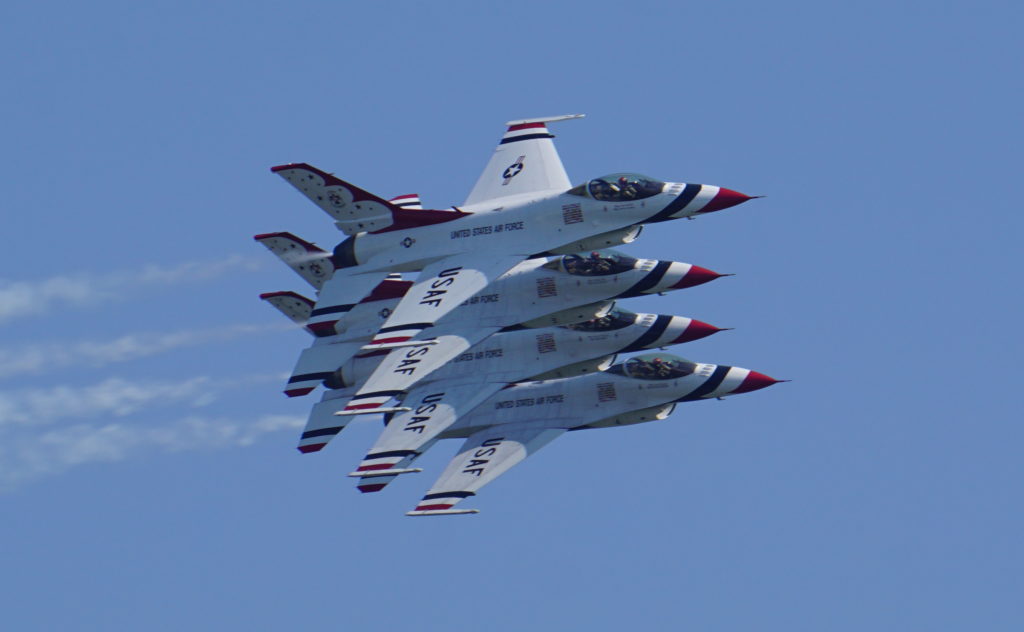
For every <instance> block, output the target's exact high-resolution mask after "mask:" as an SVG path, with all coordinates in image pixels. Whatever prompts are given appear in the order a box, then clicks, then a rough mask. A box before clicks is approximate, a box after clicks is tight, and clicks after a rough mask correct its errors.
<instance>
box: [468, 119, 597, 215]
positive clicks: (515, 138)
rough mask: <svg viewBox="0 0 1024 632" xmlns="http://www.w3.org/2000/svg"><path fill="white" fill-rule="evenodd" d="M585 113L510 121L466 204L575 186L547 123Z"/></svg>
mask: <svg viewBox="0 0 1024 632" xmlns="http://www.w3.org/2000/svg"><path fill="white" fill-rule="evenodd" d="M582 117H583V115H582V114H569V115H566V116H551V117H547V118H535V119H524V120H521V121H509V122H508V123H506V125H508V130H507V131H506V132H505V135H504V136H502V138H501V142H500V143H498V147H497V149H495V150H494V154H493V155H492V156H491V161H490V162H488V163H487V167H485V168H484V172H483V173H482V174H480V179H479V180H477V182H476V186H474V187H473V190H472V191H470V193H469V197H468V198H466V201H465V203H464V204H465V205H466V206H469V205H470V204H479V203H481V202H486V201H490V200H494V199H497V198H503V197H508V196H511V195H519V194H521V193H533V192H535V191H550V190H554V189H560V190H563V191H565V190H568V189H569V188H571V187H572V184H571V183H570V182H569V176H568V175H566V173H565V168H564V167H563V166H562V159H561V158H559V157H558V152H557V151H556V150H555V144H554V143H553V142H552V141H551V139H552V138H554V135H553V134H551V133H550V132H549V131H548V128H547V125H546V124H547V123H551V122H553V121H564V120H566V119H574V118H582Z"/></svg>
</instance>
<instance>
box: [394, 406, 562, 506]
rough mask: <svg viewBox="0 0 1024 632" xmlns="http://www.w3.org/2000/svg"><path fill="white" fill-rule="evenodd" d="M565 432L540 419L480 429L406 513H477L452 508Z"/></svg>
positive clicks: (463, 445)
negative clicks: (538, 420)
mask: <svg viewBox="0 0 1024 632" xmlns="http://www.w3.org/2000/svg"><path fill="white" fill-rule="evenodd" d="M565 432H566V429H565V428H552V427H550V426H548V425H545V424H544V423H543V422H525V423H517V424H506V425H501V426H496V427H493V428H487V429H485V430H481V431H480V432H477V433H476V434H474V435H472V436H470V437H469V438H468V439H466V442H465V443H464V444H462V448H461V449H460V450H459V453H458V454H457V455H455V458H454V459H452V460H451V462H450V463H449V464H448V467H447V468H445V470H444V472H443V473H442V474H441V476H440V478H438V479H437V482H435V483H434V486H433V487H431V488H430V490H429V491H428V492H427V493H426V495H424V496H423V499H422V500H420V502H419V504H418V505H417V506H416V508H415V509H414V510H412V511H410V512H407V513H406V515H407V516H434V515H444V514H456V513H477V512H478V510H476V509H452V507H454V506H455V505H456V504H458V503H459V502H460V501H462V499H464V498H468V497H470V496H475V495H476V492H477V490H479V489H480V488H481V487H483V486H484V485H486V484H488V483H490V482H491V481H493V480H494V479H496V478H498V477H499V476H501V475H502V474H504V473H505V472H507V471H508V470H509V469H511V468H512V467H513V466H514V465H516V464H517V463H519V462H521V461H522V460H524V459H525V458H526V457H528V456H530V455H531V454H533V453H534V452H536V451H537V450H540V449H541V448H543V447H544V446H546V445H547V444H549V443H551V442H552V441H554V440H555V439H556V438H558V437H559V436H561V435H562V434H564V433H565Z"/></svg>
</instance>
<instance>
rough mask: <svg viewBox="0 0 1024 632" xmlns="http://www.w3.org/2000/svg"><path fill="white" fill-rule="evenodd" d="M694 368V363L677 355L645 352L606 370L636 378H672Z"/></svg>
mask: <svg viewBox="0 0 1024 632" xmlns="http://www.w3.org/2000/svg"><path fill="white" fill-rule="evenodd" d="M696 370H697V365H696V364H694V363H693V362H690V361H689V360H686V359H683V358H680V357H679V356H677V355H672V354H670V353H645V354H643V355H638V356H633V357H632V358H630V359H628V360H626V361H625V362H622V363H620V364H616V365H615V366H613V367H611V368H610V369H608V372H609V373H617V374H619V375H625V376H627V377H631V378H634V379H637V380H673V379H676V378H680V377H686V376H687V375H690V374H691V373H693V372H694V371H696Z"/></svg>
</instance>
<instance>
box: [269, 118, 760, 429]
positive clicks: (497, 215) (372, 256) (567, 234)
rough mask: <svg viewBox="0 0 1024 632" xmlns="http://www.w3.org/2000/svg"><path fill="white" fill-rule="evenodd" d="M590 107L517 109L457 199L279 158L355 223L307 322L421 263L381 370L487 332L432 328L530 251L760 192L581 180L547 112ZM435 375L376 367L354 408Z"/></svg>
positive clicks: (625, 239) (631, 179)
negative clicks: (375, 184) (440, 336)
mask: <svg viewBox="0 0 1024 632" xmlns="http://www.w3.org/2000/svg"><path fill="white" fill-rule="evenodd" d="M581 116H582V115H569V116H558V117H549V118H537V119H525V120H518V121H510V122H509V123H508V124H507V125H508V129H507V130H506V132H505V135H504V136H503V137H502V139H501V141H500V143H499V144H498V147H497V149H496V150H495V152H494V154H493V155H492V157H491V160H490V162H489V163H488V164H487V167H486V168H485V169H484V172H483V174H482V175H481V176H480V179H479V180H478V181H477V183H476V186H474V188H473V190H472V191H471V192H470V194H469V197H468V198H467V199H466V201H465V203H464V204H463V205H462V206H460V207H453V208H452V209H451V210H448V211H442V210H422V209H420V210H410V209H407V208H403V207H401V206H399V205H398V204H395V203H393V202H389V201H387V200H385V199H383V198H380V197H378V196H376V195H374V194H372V193H369V192H367V191H364V190H363V189H360V188H359V187H356V186H354V185H352V184H349V183H347V182H345V181H343V180H340V179H338V178H336V177H335V176H333V175H331V174H329V173H326V172H324V171H321V170H319V169H317V168H315V167H312V166H310V165H308V164H305V163H299V164H287V165H280V166H277V167H273V168H272V171H274V172H275V173H277V174H278V175H280V176H282V177H283V178H285V179H286V180H287V181H288V182H290V183H291V184H292V185H294V186H295V187H296V188H297V189H299V190H300V191H301V192H302V193H303V194H305V195H306V196H307V197H308V198H309V199H310V200H312V201H313V202H314V203H315V204H317V206H319V207H320V208H321V209H323V210H324V211H326V212H327V213H328V214H329V215H331V217H333V218H334V219H335V223H336V225H337V226H338V228H339V229H341V230H342V231H343V232H345V233H346V234H347V235H349V237H348V238H347V239H346V240H345V241H343V242H342V243H340V244H339V245H338V246H337V247H336V248H335V249H334V255H333V258H332V261H333V264H334V266H335V270H334V273H333V276H332V277H331V278H330V279H329V280H328V281H326V282H325V283H324V284H323V287H322V289H321V291H320V295H319V299H318V301H317V303H316V305H315V306H314V308H313V309H312V311H311V313H310V317H309V321H308V323H307V327H309V328H310V329H312V330H323V329H325V328H330V327H331V326H333V324H334V322H335V321H337V320H338V312H339V309H340V308H341V307H343V306H350V305H352V304H357V303H359V302H360V301H361V300H362V299H363V297H365V296H366V295H368V294H369V293H370V292H371V291H372V290H373V288H374V287H376V286H377V285H378V284H379V283H380V282H381V281H382V280H383V279H385V278H386V276H387V274H388V273H392V272H404V271H421V272H420V274H419V276H418V278H417V280H416V282H415V284H414V285H413V286H412V287H411V288H410V289H409V290H408V292H407V293H406V294H405V296H404V297H403V298H402V299H401V300H400V301H399V303H398V305H397V306H396V307H395V309H394V311H393V312H392V313H391V314H390V315H389V317H388V319H387V320H386V321H385V322H384V324H383V326H382V327H381V328H380V330H379V332H378V333H377V335H376V336H374V338H373V340H372V341H371V342H370V345H368V348H369V349H377V350H383V349H394V351H392V353H393V354H396V355H395V357H394V358H389V359H386V360H385V361H384V362H383V363H382V364H381V371H386V370H387V369H386V368H385V367H387V366H391V365H393V364H394V363H396V362H401V358H400V357H399V355H398V354H401V353H403V348H407V347H422V346H427V345H431V343H432V344H433V345H439V346H442V345H450V348H449V349H443V348H439V349H436V350H435V351H434V352H433V355H435V356H437V357H439V358H440V357H441V356H450V357H454V356H456V355H458V354H459V353H461V352H462V351H463V350H465V349H466V348H468V347H469V346H470V345H471V344H472V342H477V341H478V340H479V337H475V338H473V340H472V342H470V341H467V340H465V339H459V337H458V336H448V337H446V338H445V339H444V340H433V341H429V340H425V339H424V337H429V334H424V335H423V336H421V332H424V330H427V329H428V328H430V327H432V326H433V325H434V323H436V322H437V321H438V320H439V319H440V318H441V317H442V316H445V315H446V314H448V313H450V312H452V311H453V310H456V309H457V308H458V306H459V305H460V304H462V303H463V302H464V301H466V300H467V299H470V298H471V297H473V296H474V295H476V294H478V293H480V292H481V291H482V290H484V288H486V287H487V286H488V285H490V284H491V283H492V282H494V281H495V280H496V279H498V278H499V277H500V276H502V275H503V274H505V273H506V272H508V271H509V270H511V269H512V268H513V267H515V266H516V265H518V264H519V263H521V262H523V261H525V260H526V259H529V258H530V257H531V256H533V255H536V254H540V253H545V252H550V253H569V252H580V251H586V250H590V249H595V248H603V247H607V246H613V245H617V244H622V243H629V242H631V241H632V240H633V239H635V237H636V235H637V234H638V233H639V229H640V227H641V226H642V225H644V224H650V223H657V222H663V221H667V220H671V219H680V218H693V217H695V216H698V215H702V214H707V213H710V212H713V211H718V210H721V209H724V208H728V207H730V206H734V205H736V204H740V203H742V202H745V201H747V200H749V199H751V198H750V196H747V195H744V194H742V193H738V192H736V191H732V190H730V189H726V188H722V187H717V186H712V185H703V184H693V183H689V184H687V183H671V182H669V183H666V182H661V181H658V180H655V179H652V178H648V177H646V176H642V175H639V174H633V173H618V174H613V175H610V176H605V177H601V178H595V179H592V180H590V181H588V182H586V183H584V184H581V185H579V186H576V187H573V186H572V184H571V182H570V181H569V179H568V176H567V175H566V173H565V169H564V168H563V167H562V163H561V160H560V159H559V157H558V153H557V152H556V151H555V147H554V144H553V143H552V141H551V139H552V138H554V137H553V136H552V135H551V134H550V133H549V132H548V129H547V123H550V122H554V121H561V120H566V119H573V118H579V117H581ZM417 336H419V338H418V339H416V338H417ZM406 350H407V349H406ZM425 376H426V373H422V372H421V373H419V374H417V375H416V376H415V377H411V376H410V378H409V379H408V380H405V381H402V380H396V379H395V376H394V374H393V372H390V373H389V374H388V375H382V374H381V375H378V374H375V375H372V376H371V377H370V378H369V379H368V380H367V382H366V383H365V384H364V385H363V386H362V388H360V389H359V391H358V392H357V393H356V394H355V396H354V397H353V399H352V401H351V402H350V403H349V405H348V406H347V407H346V410H347V411H348V412H350V413H356V412H359V413H366V412H371V413H372V412H388V411H394V410H395V408H387V407H385V404H386V403H388V402H389V401H390V400H391V398H392V397H395V396H400V395H401V394H402V393H405V392H407V391H408V389H409V388H411V387H412V386H413V385H414V384H415V383H416V382H417V381H418V380H420V379H423V378H424V377H425ZM343 412H344V411H343Z"/></svg>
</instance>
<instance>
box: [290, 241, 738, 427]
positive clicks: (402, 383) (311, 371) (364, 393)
mask: <svg viewBox="0 0 1024 632" xmlns="http://www.w3.org/2000/svg"><path fill="white" fill-rule="evenodd" d="M720 276H722V275H720V274H718V273H717V272H713V271H711V270H708V269H706V268H702V267H700V266H695V265H692V264H689V263H682V262H677V261H657V260H654V259H635V258H633V257H630V256H628V255H625V254H623V253H620V252H616V251H614V250H602V251H595V252H591V253H587V254H583V255H580V254H571V255H563V256H551V257H534V258H532V259H527V260H526V261H523V262H520V263H519V264H517V265H516V266H515V267H514V268H513V269H512V270H510V271H508V272H506V273H505V274H503V275H502V276H501V277H500V278H499V279H498V280H496V281H495V282H494V283H492V284H491V285H489V286H488V287H487V289H486V290H485V291H483V292H480V293H478V294H476V295H474V296H472V297H470V298H469V299H467V301H466V302H465V303H464V304H462V305H460V306H459V307H458V308H456V309H454V310H452V311H450V312H449V313H447V314H445V315H444V316H442V317H440V318H439V319H438V321H437V322H436V323H435V324H434V325H435V326H433V327H431V328H430V329H428V330H425V331H424V332H421V333H419V334H418V335H417V336H414V337H413V338H412V339H410V340H405V339H403V338H401V337H397V338H382V337H381V336H380V335H377V336H376V338H375V339H374V342H371V343H369V344H368V345H366V346H364V347H363V351H365V352H368V351H380V350H385V351H387V350H391V349H392V348H394V347H396V346H397V347H398V348H396V349H393V350H391V351H390V353H389V354H388V356H387V357H386V358H385V360H384V361H383V362H380V364H379V366H378V368H377V369H376V371H374V372H373V373H372V374H371V375H369V376H368V377H367V378H366V379H365V380H364V383H363V384H362V385H361V388H360V389H359V390H358V391H357V392H356V393H355V395H354V396H353V398H352V400H351V402H350V403H349V404H348V406H346V408H345V410H344V411H343V412H345V414H361V413H363V412H364V411H365V412H389V411H390V410H391V409H392V408H394V407H392V408H383V407H382V406H383V404H384V403H386V402H387V401H388V400H390V399H391V398H392V397H393V396H395V395H397V394H399V393H401V392H405V391H407V390H408V389H409V388H411V387H412V386H413V385H414V384H416V383H417V382H419V381H420V380H422V379H423V378H425V377H426V376H428V375H429V374H430V373H431V372H432V371H434V370H437V369H438V368H440V367H442V366H444V364H445V363H447V362H449V361H451V360H453V359H455V358H456V357H458V356H459V355H460V354H461V353H463V352H464V351H466V350H467V349H469V348H470V347H471V346H473V345H475V344H477V343H479V342H480V341H482V340H484V339H486V338H487V337H488V336H490V335H492V334H494V333H495V332H497V331H499V330H501V329H502V328H505V327H510V326H514V325H520V326H523V327H545V326H552V325H564V324H571V323H575V322H582V321H585V320H590V319H592V318H596V317H599V316H602V315H604V313H606V312H607V311H608V310H609V309H610V308H611V306H612V304H613V303H614V301H615V300H616V299H620V298H629V297H633V296H640V295H643V294H656V293H664V292H671V291H675V290H680V289H684V288H689V287H694V286H696V285H700V284H702V283H707V282H708V281H711V280H713V279H716V278H718V277H720ZM410 291H413V290H412V289H410ZM396 309H398V308H396ZM313 313H315V311H314V312H313ZM321 322H323V321H321ZM330 348H331V347H330V346H329V345H327V346H318V347H314V348H311V349H309V350H307V352H304V354H303V356H302V357H300V359H299V362H298V364H297V365H296V369H295V372H294V373H293V375H292V377H291V378H290V379H289V389H290V390H300V391H301V390H306V389H310V388H314V387H315V386H316V385H317V384H318V383H319V382H321V381H323V379H324V374H325V373H329V372H331V371H334V370H335V369H337V368H338V367H339V366H340V365H341V362H344V360H345V359H347V358H342V359H341V360H340V361H339V360H338V358H337V357H336V356H332V355H330Z"/></svg>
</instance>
